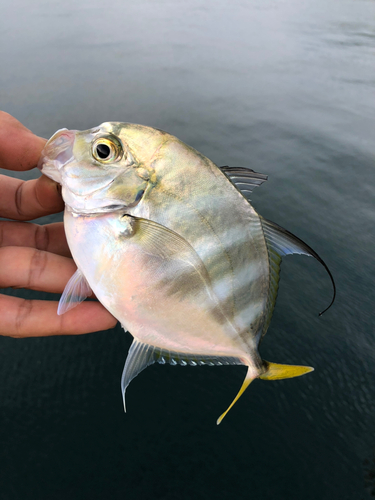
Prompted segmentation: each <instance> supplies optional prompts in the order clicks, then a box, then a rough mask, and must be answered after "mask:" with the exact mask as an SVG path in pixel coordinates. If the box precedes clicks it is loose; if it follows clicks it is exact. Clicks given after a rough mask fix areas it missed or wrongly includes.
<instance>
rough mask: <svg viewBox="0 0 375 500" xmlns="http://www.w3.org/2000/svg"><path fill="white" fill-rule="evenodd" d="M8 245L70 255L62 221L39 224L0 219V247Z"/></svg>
mask: <svg viewBox="0 0 375 500" xmlns="http://www.w3.org/2000/svg"><path fill="white" fill-rule="evenodd" d="M9 246H15V247H32V248H36V249H37V250H45V251H46V252H51V253H55V254H58V255H62V256H64V257H71V255H70V251H69V247H68V243H67V241H66V236H65V231H64V224H63V223H62V222H55V223H54V224H45V225H44V226H40V225H38V224H32V223H31V222H9V221H0V247H9Z"/></svg>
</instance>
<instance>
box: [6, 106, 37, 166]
mask: <svg viewBox="0 0 375 500" xmlns="http://www.w3.org/2000/svg"><path fill="white" fill-rule="evenodd" d="M46 142H47V141H46V139H43V138H42V137H38V136H36V135H34V134H33V133H32V132H31V130H29V129H27V128H26V127H25V126H24V125H22V123H20V122H19V121H18V120H17V119H16V118H14V117H13V116H11V115H9V114H8V113H5V112H4V111H0V144H1V148H0V167H1V168H6V169H7V170H30V169H32V168H34V167H36V166H37V164H38V160H39V158H40V153H41V152H42V149H43V148H44V145H45V143H46Z"/></svg>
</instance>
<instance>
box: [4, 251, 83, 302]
mask: <svg viewBox="0 0 375 500" xmlns="http://www.w3.org/2000/svg"><path fill="white" fill-rule="evenodd" d="M0 262H1V266H0V287H1V288H7V287H13V288H29V289H31V290H41V291H45V292H51V293H62V292H63V290H64V288H65V285H66V284H67V282H68V280H69V279H70V277H71V276H72V275H73V274H74V272H75V271H76V269H77V267H76V265H75V264H74V261H73V260H72V259H68V258H67V257H62V256H61V255H56V254H53V253H50V252H44V251H42V250H37V249H35V248H26V247H2V248H0Z"/></svg>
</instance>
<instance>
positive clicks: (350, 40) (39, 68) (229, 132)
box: [0, 0, 375, 500]
mask: <svg viewBox="0 0 375 500" xmlns="http://www.w3.org/2000/svg"><path fill="white" fill-rule="evenodd" d="M374 14H375V4H374V2H373V1H367V0H356V1H354V0H324V1H323V0H305V1H301V0H280V1H275V0H254V1H252V2H250V1H249V2H244V1H242V2H241V1H240V0H234V1H232V2H224V1H222V0H219V1H213V0H210V1H208V2H205V3H203V2H199V1H198V0H193V1H190V2H181V1H161V2H157V3H156V2H151V1H150V0H148V1H146V0H140V1H138V2H129V1H128V0H121V1H120V0H119V1H117V0H116V1H114V2H111V4H110V5H109V6H104V3H103V2H99V1H97V0H90V1H88V0H81V1H79V2H73V1H72V0H67V1H65V2H64V3H60V4H54V3H51V2H47V1H43V0H35V1H33V2H26V1H25V0H24V1H18V0H16V1H15V2H13V3H12V4H10V3H9V4H8V5H6V6H3V7H2V19H1V20H0V27H1V29H0V67H1V71H0V108H2V109H4V110H5V111H8V112H9V113H11V114H13V115H14V116H16V117H17V118H18V119H19V120H21V121H22V122H23V123H24V124H25V125H27V126H28V127H29V128H31V129H32V130H33V131H34V132H35V133H37V134H39V135H42V136H45V137H49V136H50V135H52V133H53V132H55V130H57V129H59V128H62V127H67V128H74V129H86V128H89V127H93V126H95V125H98V124H99V123H101V122H103V121H107V120H111V121H115V120H117V121H129V122H135V123H142V124H145V125H151V126H155V127H157V128H161V129H164V130H167V131H168V132H170V133H172V134H174V135H176V136H178V137H179V138H181V139H182V140H184V141H185V142H187V143H188V144H190V145H192V146H193V147H195V148H196V149H198V150H199V151H201V152H202V153H204V154H205V155H206V156H208V157H210V158H211V159H212V160H213V161H215V162H216V163H217V164H219V165H233V166H248V167H251V168H253V169H254V170H256V171H259V172H263V173H266V174H268V175H269V181H268V182H267V183H266V184H265V185H263V186H262V187H261V188H260V189H258V190H257V191H256V192H255V193H254V195H253V197H252V198H253V204H254V206H255V207H256V209H257V210H258V211H259V213H261V214H262V215H263V216H265V217H267V218H269V219H271V220H274V221H275V222H277V223H279V224H280V225H282V226H284V227H286V228H287V229H289V230H290V231H292V232H294V233H295V234H297V235H298V236H299V237H300V238H302V239H304V240H305V241H306V242H307V243H308V244H310V245H311V246H312V247H313V248H314V249H315V250H316V251H317V252H318V253H319V254H320V255H321V256H322V257H323V258H324V260H325V261H326V262H327V264H328V265H329V266H330V268H331V271H332V273H333V275H334V277H335V279H336V284H337V289H338V296H337V301H336V303H335V305H334V307H333V308H332V309H331V310H330V311H328V312H327V313H326V315H324V316H323V317H322V318H318V317H317V313H318V312H319V311H320V310H321V309H322V308H324V306H325V305H327V304H328V303H329V300H330V294H331V288H330V284H329V280H328V278H327V276H326V274H325V272H324V270H323V269H322V268H321V267H320V266H319V265H318V264H317V263H316V262H314V261H313V260H312V259H307V258H304V257H297V256H295V257H289V258H287V259H286V260H285V262H284V264H283V271H282V280H281V289H280V294H279V298H278V303H277V306H276V310H275V314H274V317H273V320H272V323H271V326H270V329H269V332H268V334H267V336H266V338H265V340H264V342H263V344H262V346H261V354H262V356H263V357H264V358H265V359H270V360H272V361H275V362H281V363H283V362H284V363H295V364H309V365H312V366H314V367H315V369H316V370H315V372H314V373H313V374H311V375H308V376H306V377H303V378H300V379H294V380H286V381H279V382H273V383H271V382H263V381H255V382H254V383H253V384H252V386H251V387H250V388H249V389H248V391H247V392H246V394H245V395H244V396H243V397H242V398H241V400H240V401H239V403H237V405H236V406H235V408H234V409H233V410H232V411H231V413H230V414H229V415H228V417H227V418H226V420H224V422H223V424H222V425H221V426H219V427H217V426H216V425H215V420H216V418H217V417H218V415H219V414H220V413H221V412H222V411H223V410H224V409H225V408H226V406H227V404H228V403H229V402H230V401H231V399H232V398H233V396H234V394H235V392H236V391H237V390H238V388H239V386H240V384H241V382H242V379H243V376H244V371H245V369H244V368H242V367H220V368H219V367H216V368H211V367H199V368H192V367H186V368H183V367H170V366H159V365H155V366H152V367H150V368H148V369H147V370H146V371H144V372H143V373H142V374H141V375H139V377H138V378H137V379H136V380H134V381H133V382H132V384H131V386H130V388H129V390H128V398H127V401H128V413H127V414H126V415H124V413H123V409H122V401H121V394H120V376H121V372H122V367H123V363H124V360H125V357H126V353H127V350H128V348H129V345H130V342H131V337H130V335H129V334H125V333H124V332H123V331H122V330H121V329H120V328H116V329H114V330H111V331H108V332H99V333H94V334H91V335H86V336H77V337H55V338H40V339H25V340H14V339H10V338H0V395H1V397H0V464H1V465H0V498H1V500H3V499H4V500H8V499H9V500H13V499H15V500H16V499H22V500H23V499H32V500H34V499H35V500H44V499H46V500H47V499H48V500H57V499H64V500H65V499H66V498H71V499H77V500H78V499H90V500H91V499H125V500H135V499H137V500H138V499H146V500H149V499H150V500H151V499H168V500H172V499H173V500H174V499H176V498H182V499H185V498H186V499H187V498H196V499H203V498H204V499H211V498H218V499H232V498H236V499H252V500H274V499H281V500H284V499H285V500H300V499H301V498H303V499H304V500H315V499H327V500H331V499H340V500H362V499H363V500H366V499H370V498H371V485H372V488H375V481H374V480H373V482H372V483H371V477H373V476H371V474H373V475H374V474H375V472H372V473H371V468H372V469H373V471H374V469H375V461H374V457H375V379H374V375H375V364H374V361H375V335H374V305H373V304H374V284H373V283H374V272H375V257H374V244H375V236H374V220H375V207H374V194H375V171H374V168H375V164H374V152H375V151H374V150H375V146H374V121H375V120H374V116H375V114H374V111H375V99H374V81H375V57H374V46H375V28H374ZM33 175H35V176H36V175H38V174H37V173H36V172H35V173H28V174H24V178H26V177H28V176H33ZM59 217H60V216H54V217H51V218H50V220H53V221H55V220H58V219H59ZM44 222H45V221H44ZM0 265H1V263H0ZM8 293H17V294H18V295H20V296H27V297H30V296H32V297H44V298H47V296H46V295H43V294H38V293H34V292H27V291H24V292H23V291H17V292H15V291H12V292H9V291H8ZM366 478H367V479H366ZM373 494H374V495H375V493H373Z"/></svg>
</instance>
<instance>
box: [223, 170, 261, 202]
mask: <svg viewBox="0 0 375 500" xmlns="http://www.w3.org/2000/svg"><path fill="white" fill-rule="evenodd" d="M220 170H221V171H222V172H223V173H224V174H225V175H226V176H227V177H228V179H229V180H230V181H231V183H232V184H234V185H235V186H236V188H237V189H238V190H239V191H241V193H242V194H243V196H245V198H246V199H248V198H249V196H250V194H251V193H252V191H253V189H254V188H256V187H258V186H260V185H261V184H263V182H265V181H266V180H267V179H268V176H267V175H264V174H260V173H259V172H254V170H251V169H250V168H244V167H220Z"/></svg>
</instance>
